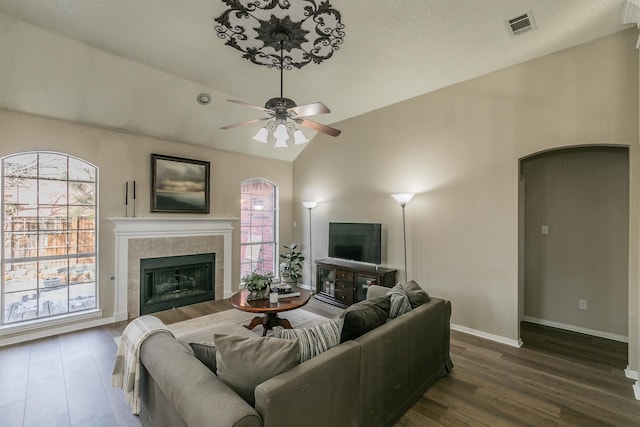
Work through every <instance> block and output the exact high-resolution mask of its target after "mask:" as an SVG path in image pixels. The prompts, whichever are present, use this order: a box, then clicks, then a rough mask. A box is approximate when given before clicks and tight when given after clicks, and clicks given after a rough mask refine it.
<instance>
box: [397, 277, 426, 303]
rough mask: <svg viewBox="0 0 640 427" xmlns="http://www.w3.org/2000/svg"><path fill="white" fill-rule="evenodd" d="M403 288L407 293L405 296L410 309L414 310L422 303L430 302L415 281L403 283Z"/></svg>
mask: <svg viewBox="0 0 640 427" xmlns="http://www.w3.org/2000/svg"><path fill="white" fill-rule="evenodd" d="M403 287H404V290H405V291H406V292H407V296H408V297H409V302H410V303H411V308H416V307H418V306H420V305H422V304H424V303H427V302H429V301H431V297H429V294H428V293H426V292H425V291H424V290H423V289H422V288H421V287H420V285H418V284H417V283H416V282H415V281H413V280H410V281H409V282H407V283H405V284H404V286H403Z"/></svg>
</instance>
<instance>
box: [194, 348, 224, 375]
mask: <svg viewBox="0 0 640 427" xmlns="http://www.w3.org/2000/svg"><path fill="white" fill-rule="evenodd" d="M189 346H190V347H191V350H193V355H194V356H196V359H198V360H199V361H201V362H202V364H203V365H204V366H206V367H207V368H209V369H210V370H211V372H213V373H214V374H215V373H216V371H217V366H216V346H215V345H214V344H213V343H212V342H205V341H199V342H190V343H189Z"/></svg>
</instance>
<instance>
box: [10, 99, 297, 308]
mask: <svg viewBox="0 0 640 427" xmlns="http://www.w3.org/2000/svg"><path fill="white" fill-rule="evenodd" d="M31 150H49V151H57V152H62V153H66V154H70V155H73V156H77V157H80V158H82V159H84V160H86V161H89V162H91V163H93V164H95V165H96V166H97V167H98V169H99V178H98V179H99V200H98V204H99V224H98V227H99V239H100V240H99V248H98V251H99V268H100V272H99V286H100V308H101V309H102V310H103V316H104V317H110V316H112V315H113V309H114V293H113V286H114V282H113V281H111V279H110V278H111V276H114V275H115V271H114V267H115V265H114V263H115V261H114V256H115V247H114V244H115V238H114V234H113V228H114V227H113V224H112V223H111V221H109V220H108V219H107V218H108V217H120V216H123V215H124V207H123V203H124V190H123V188H124V182H125V181H132V180H135V181H136V184H137V188H138V189H140V190H138V192H137V196H138V197H137V214H138V216H158V217H167V216H176V215H178V214H159V213H150V190H149V189H150V187H151V181H150V180H151V159H150V157H151V156H150V154H151V153H158V154H166V155H171V156H178V157H186V158H193V159H198V160H205V161H209V162H211V214H210V215H209V216H211V217H218V218H240V183H241V182H242V181H243V180H244V179H247V178H250V177H262V178H266V179H269V180H271V181H272V182H273V183H275V184H276V185H277V186H278V188H279V192H280V238H281V240H282V241H283V242H289V241H290V240H291V221H292V219H291V194H292V185H291V179H292V165H291V163H289V162H282V161H276V160H266V159H264V158H258V157H252V156H246V155H241V154H234V153H230V152H224V151H218V150H211V149H207V148H204V147H198V146H193V145H186V144H180V143H175V142H169V141H162V140H158V139H153V138H148V137H144V136H140V135H134V134H128V133H123V132H117V131H113V130H108V129H101V128H97V127H92V126H85V125H80V124H75V123H70V122H64V121H59V120H52V119H46V118H41V117H36V116H30V115H26V114H21V113H15V112H10V111H6V110H0V157H3V156H6V155H8V154H13V153H17V152H23V151H31ZM178 216H180V215H178ZM182 216H184V215H182ZM196 216H197V217H200V216H198V215H196ZM234 227H235V229H234V232H233V248H234V253H233V263H232V266H233V274H232V286H233V289H237V284H238V283H239V282H240V277H239V274H240V273H239V272H240V261H239V253H240V251H239V244H240V233H239V223H238V222H236V223H235V225H234Z"/></svg>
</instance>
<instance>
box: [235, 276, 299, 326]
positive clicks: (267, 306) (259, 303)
mask: <svg viewBox="0 0 640 427" xmlns="http://www.w3.org/2000/svg"><path fill="white" fill-rule="evenodd" d="M291 291H292V292H300V295H299V296H296V297H290V298H281V299H279V300H278V302H277V303H270V302H269V299H261V300H255V301H247V296H248V295H249V290H247V289H243V290H241V291H239V292H236V293H235V294H233V295H232V296H231V299H230V300H229V301H230V302H231V305H232V306H233V308H236V309H238V310H241V311H246V312H249V313H261V314H264V316H256V317H254V318H253V320H251V322H250V323H249V324H248V325H245V326H244V327H245V328H247V329H253V328H255V327H256V326H258V325H262V328H263V331H262V336H265V335H266V334H267V331H268V330H269V329H273V327H274V326H282V327H283V328H285V329H292V327H291V323H289V321H288V320H287V319H283V318H281V317H278V313H281V312H283V311H289V310H295V309H296V308H300V307H302V306H303V305H305V304H306V303H308V302H309V298H311V293H310V292H308V291H306V290H304V289H300V288H292V290H291Z"/></svg>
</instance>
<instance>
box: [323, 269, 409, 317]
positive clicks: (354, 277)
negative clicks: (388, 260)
mask: <svg viewBox="0 0 640 427" xmlns="http://www.w3.org/2000/svg"><path fill="white" fill-rule="evenodd" d="M397 273H398V270H395V269H391V268H385V267H379V266H377V265H371V264H361V263H357V262H351V261H343V260H339V259H335V258H331V259H321V260H317V261H316V298H317V299H319V300H320V301H323V302H326V303H329V304H333V305H337V306H338V307H343V308H346V307H348V306H350V305H351V304H353V303H356V302H359V301H362V300H364V299H365V298H366V297H367V289H368V288H369V286H370V285H380V286H386V287H388V288H391V287H393V286H394V285H395V284H396V275H397Z"/></svg>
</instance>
